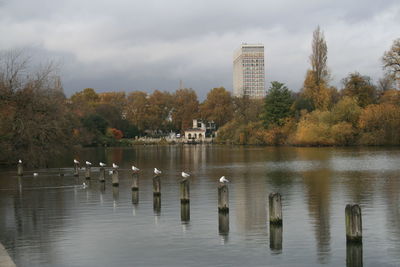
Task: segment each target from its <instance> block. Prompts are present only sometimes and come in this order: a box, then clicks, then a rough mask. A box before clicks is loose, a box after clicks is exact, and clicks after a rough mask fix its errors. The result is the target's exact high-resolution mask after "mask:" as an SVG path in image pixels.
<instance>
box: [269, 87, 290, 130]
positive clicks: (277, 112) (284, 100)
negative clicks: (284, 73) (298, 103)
mask: <svg viewBox="0 0 400 267" xmlns="http://www.w3.org/2000/svg"><path fill="white" fill-rule="evenodd" d="M292 104H293V97H292V93H291V92H290V90H289V88H287V87H286V86H285V84H283V83H280V82H277V81H273V82H271V86H270V88H269V90H268V92H267V95H266V97H265V104H264V113H263V121H264V126H265V127H268V126H270V125H271V124H275V125H278V126H282V125H283V124H284V119H285V118H287V117H289V116H290V115H291V114H292V111H291V106H292Z"/></svg>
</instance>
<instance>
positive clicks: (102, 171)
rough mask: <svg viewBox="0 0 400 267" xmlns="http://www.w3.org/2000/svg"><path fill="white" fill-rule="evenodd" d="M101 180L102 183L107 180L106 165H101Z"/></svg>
mask: <svg viewBox="0 0 400 267" xmlns="http://www.w3.org/2000/svg"><path fill="white" fill-rule="evenodd" d="M99 181H100V182H101V183H104V182H105V181H106V169H104V167H100V173H99Z"/></svg>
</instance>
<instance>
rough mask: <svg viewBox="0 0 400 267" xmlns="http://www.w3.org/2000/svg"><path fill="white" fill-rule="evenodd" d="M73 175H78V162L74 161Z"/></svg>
mask: <svg viewBox="0 0 400 267" xmlns="http://www.w3.org/2000/svg"><path fill="white" fill-rule="evenodd" d="M74 176H79V164H78V163H74Z"/></svg>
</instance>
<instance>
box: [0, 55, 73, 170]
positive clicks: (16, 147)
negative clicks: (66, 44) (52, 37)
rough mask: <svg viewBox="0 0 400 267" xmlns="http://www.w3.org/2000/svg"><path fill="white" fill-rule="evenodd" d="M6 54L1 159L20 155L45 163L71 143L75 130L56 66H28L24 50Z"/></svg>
mask: <svg viewBox="0 0 400 267" xmlns="http://www.w3.org/2000/svg"><path fill="white" fill-rule="evenodd" d="M5 54H6V55H7V56H5V57H1V58H0V62H1V64H0V126H1V127H0V148H1V151H2V153H0V162H3V163H4V162H8V163H9V162H10V161H11V162H16V160H17V159H19V158H20V159H22V160H23V162H25V164H29V165H31V166H39V165H40V166H45V165H47V164H48V162H49V160H50V159H52V158H54V157H55V156H57V155H59V154H60V153H62V152H63V151H65V149H66V147H68V146H69V145H70V141H71V133H72V128H71V124H70V123H69V119H70V116H71V114H70V113H69V112H68V111H67V109H66V104H65V103H66V99H65V96H64V94H63V92H62V87H60V83H59V79H58V78H57V76H56V66H55V65H54V64H53V63H52V62H50V63H48V64H46V65H43V66H42V67H37V68H35V67H34V68H28V65H27V64H28V62H29V61H28V60H27V58H26V57H25V56H24V55H23V54H22V53H18V52H15V51H11V52H10V53H5ZM3 55H4V54H3ZM28 69H29V72H28V71H27V70H28ZM3 119H4V120H3Z"/></svg>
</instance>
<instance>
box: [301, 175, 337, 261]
mask: <svg viewBox="0 0 400 267" xmlns="http://www.w3.org/2000/svg"><path fill="white" fill-rule="evenodd" d="M302 174H303V180H304V184H305V186H306V198H307V203H308V210H309V214H310V216H311V218H312V220H313V221H314V223H313V225H314V231H315V238H316V240H317V250H318V260H319V261H320V262H321V263H327V262H328V260H329V256H330V239H331V233H330V189H331V188H330V177H331V171H330V170H329V169H317V170H315V171H306V172H303V173H302Z"/></svg>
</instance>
